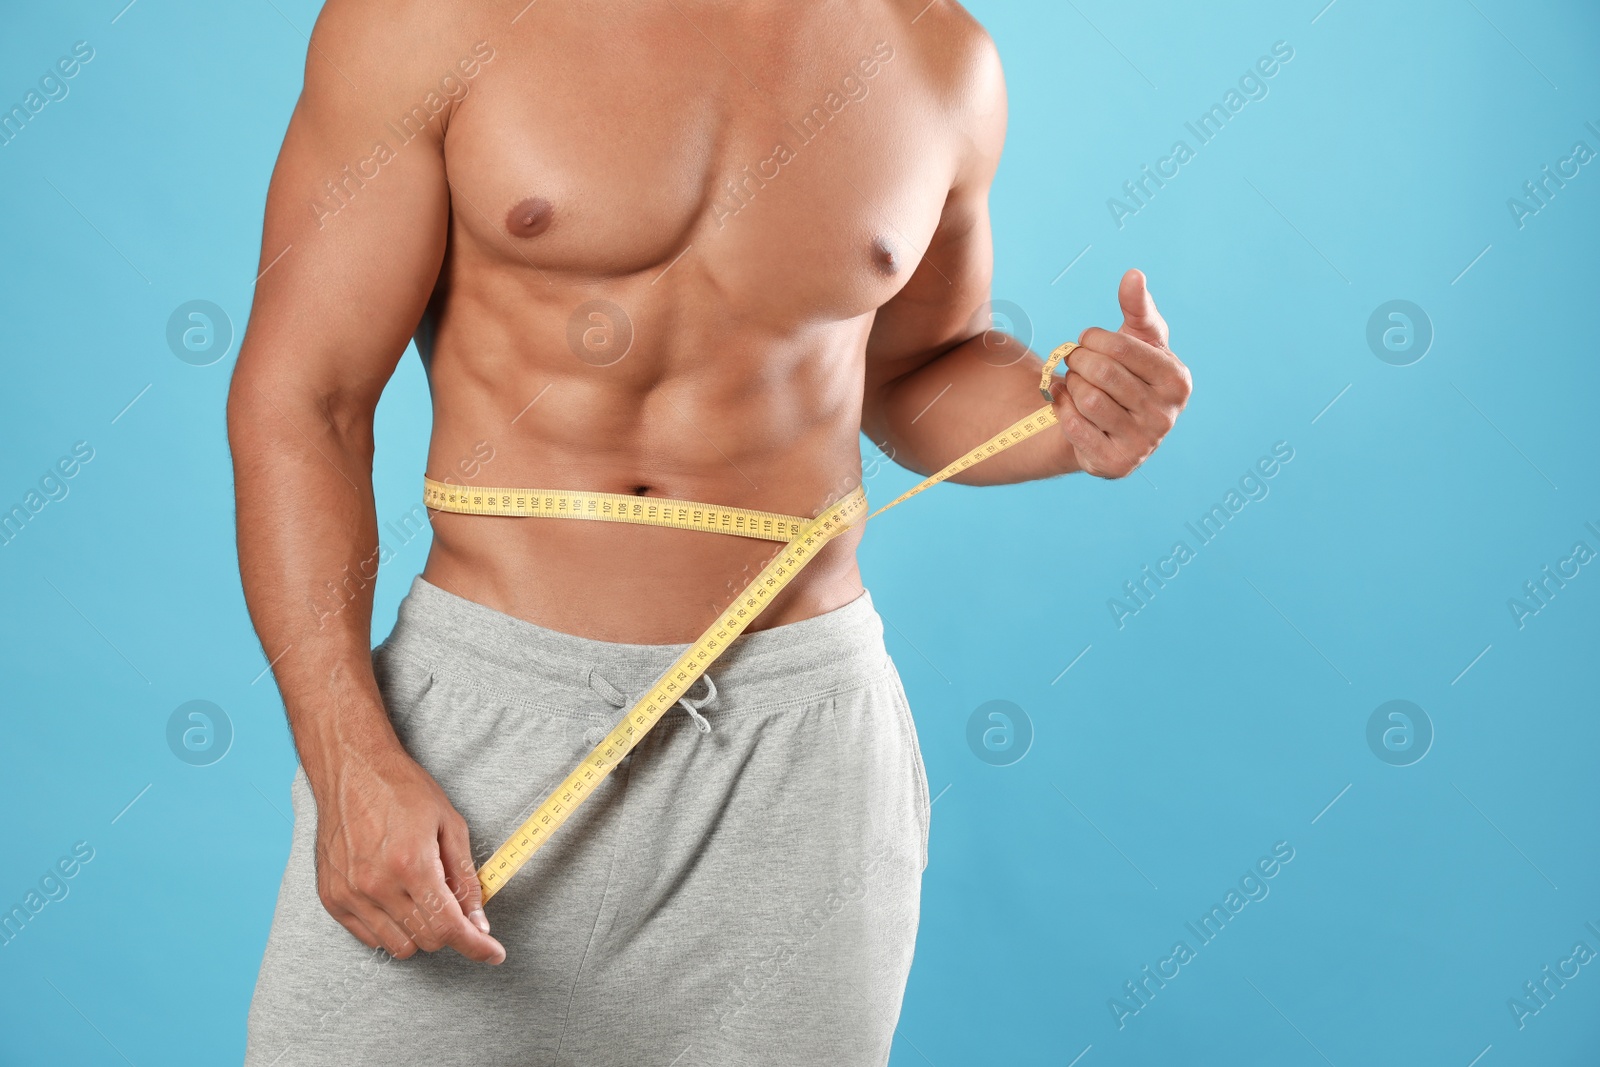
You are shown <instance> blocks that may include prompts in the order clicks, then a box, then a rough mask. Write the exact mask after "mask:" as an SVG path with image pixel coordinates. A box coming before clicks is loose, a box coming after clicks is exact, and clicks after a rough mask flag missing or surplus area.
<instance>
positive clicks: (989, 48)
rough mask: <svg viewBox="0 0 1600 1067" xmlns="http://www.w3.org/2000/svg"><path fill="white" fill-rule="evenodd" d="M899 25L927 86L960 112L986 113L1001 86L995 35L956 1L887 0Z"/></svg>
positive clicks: (907, 48)
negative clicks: (926, 80) (925, 78)
mask: <svg viewBox="0 0 1600 1067" xmlns="http://www.w3.org/2000/svg"><path fill="white" fill-rule="evenodd" d="M887 3H888V4H889V6H890V7H892V8H893V9H894V12H895V14H896V17H897V18H898V19H899V21H900V24H901V25H902V26H903V27H904V29H903V30H902V32H901V34H900V36H901V38H902V41H901V42H896V43H898V44H901V45H902V46H903V47H904V48H905V50H907V51H909V52H910V53H911V54H912V55H914V56H916V57H917V58H918V59H919V60H920V61H921V62H920V64H919V65H920V66H921V67H922V69H923V70H924V72H925V75H926V77H927V79H928V82H929V86H930V88H931V89H933V90H934V91H935V92H936V93H938V94H939V95H940V96H941V97H942V98H943V99H944V102H945V103H947V104H950V105H952V106H954V107H956V108H958V109H960V110H967V109H970V108H972V107H974V106H976V107H977V108H978V109H979V110H983V111H987V110H989V107H988V106H987V105H989V104H991V103H992V102H993V97H994V94H995V93H996V91H997V90H1000V87H1001V86H1003V84H1004V76H1003V74H1002V72H1001V69H1000V52H999V50H998V49H997V48H996V47H995V43H994V38H992V37H990V36H989V31H988V30H986V29H984V27H983V24H982V23H981V22H979V21H978V20H977V19H976V18H975V17H973V15H972V13H971V12H969V11H968V10H967V9H966V8H965V7H962V6H961V5H960V4H959V3H956V0H932V3H929V0H887Z"/></svg>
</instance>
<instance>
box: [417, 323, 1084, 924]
mask: <svg viewBox="0 0 1600 1067" xmlns="http://www.w3.org/2000/svg"><path fill="white" fill-rule="evenodd" d="M1077 347H1078V346H1077V345H1076V344H1075V343H1073V342H1070V341H1069V342H1067V343H1066V344H1064V345H1061V346H1060V347H1058V348H1057V349H1056V350H1055V351H1053V352H1051V353H1050V357H1049V358H1048V359H1046V360H1045V363H1044V369H1043V373H1042V374H1041V375H1040V377H1039V392H1040V393H1041V394H1043V396H1044V398H1045V400H1046V401H1047V403H1046V404H1045V406H1044V407H1042V408H1040V409H1039V410H1037V411H1035V412H1033V413H1032V414H1031V415H1028V416H1027V417H1025V418H1022V419H1018V420H1017V421H1016V422H1014V423H1012V424H1011V425H1010V426H1008V427H1006V428H1005V429H1004V430H1001V431H1000V432H999V433H997V434H995V435H994V436H993V437H991V438H990V439H989V440H987V441H985V442H984V443H983V444H981V445H979V446H978V447H976V448H974V449H972V450H971V451H969V452H967V453H966V454H965V455H963V456H961V458H959V459H957V460H955V461H954V462H952V463H951V464H949V465H948V466H946V467H945V468H944V469H942V470H940V471H938V472H937V473H935V474H932V475H930V476H928V477H927V478H924V479H923V480H922V481H921V482H918V483H917V484H916V485H914V486H912V487H911V488H910V489H908V490H907V491H905V492H904V493H901V494H900V495H899V496H897V497H895V498H894V499H893V500H891V501H890V502H889V503H887V504H885V505H884V506H883V507H881V508H879V509H878V510H877V511H874V512H871V513H870V514H868V512H867V491H866V489H865V487H863V486H857V487H856V488H855V489H854V490H853V491H851V492H850V493H849V494H848V495H847V496H846V497H845V498H844V499H843V500H840V501H839V502H837V503H835V504H833V505H831V506H829V507H828V508H827V509H825V510H824V511H823V512H822V514H821V515H819V516H817V517H816V518H813V519H807V518H801V517H797V516H793V515H779V514H777V513H775V512H768V511H751V510H748V509H745V508H728V507H722V506H719V505H715V504H700V503H695V502H693V501H686V500H662V499H660V498H651V497H636V496H628V495H624V494H619V493H585V492H570V491H565V490H552V489H505V488H493V487H485V488H477V487H472V486H457V485H449V484H446V483H444V482H439V481H435V480H434V479H432V478H424V480H423V486H424V487H423V503H424V504H425V505H426V506H427V507H429V508H431V509H433V510H435V511H448V512H452V513H456V514H463V515H504V516H521V517H548V518H566V519H589V520H593V521H599V522H627V523H638V524H643V525H647V526H664V527H669V528H673V529H683V530H699V531H702V532H706V533H724V534H731V535H734V536H739V537H754V538H762V539H765V540H771V541H783V542H784V547H783V551H781V552H779V553H778V555H777V557H776V558H774V559H773V560H772V562H770V563H768V564H767V565H766V567H764V568H763V569H762V571H761V573H759V574H757V575H756V576H755V579H754V580H753V581H751V582H750V584H749V585H747V586H745V588H744V591H743V592H741V593H740V594H739V595H738V597H737V598H736V599H735V600H734V602H733V604H732V605H730V606H729V607H728V608H727V609H726V610H725V611H723V612H722V614H721V615H720V616H718V618H717V620H716V621H715V622H714V623H712V624H711V626H710V627H709V628H708V629H707V630H706V631H705V633H703V634H701V635H700V637H699V638H698V639H697V640H696V641H694V643H693V644H691V645H690V646H689V647H688V649H687V650H686V651H685V652H684V653H683V654H682V655H681V656H679V657H678V659H677V660H676V661H675V662H674V663H673V664H672V666H670V667H668V668H667V670H666V673H665V674H663V675H662V676H661V677H660V678H659V679H658V680H657V681H656V684H655V686H654V687H653V688H652V689H651V690H650V691H649V692H648V693H646V694H645V695H644V696H643V697H641V698H640V699H639V701H638V702H637V703H635V704H634V705H633V707H631V708H630V709H628V713H627V714H626V715H624V716H623V717H622V719H621V720H620V721H619V722H618V723H617V725H616V726H615V727H613V728H612V730H611V732H610V733H608V734H607V735H606V736H605V739H604V740H603V741H601V742H600V743H599V744H598V745H596V746H595V747H594V749H593V750H592V751H591V752H590V753H589V755H587V756H586V757H584V759H583V762H582V763H580V764H579V765H578V767H577V769H576V770H574V771H573V772H572V773H571V774H569V775H568V776H567V778H566V780H565V781H563V782H562V783H561V784H560V785H558V786H557V787H556V788H555V789H554V791H552V792H551V793H550V795H549V796H547V797H545V799H544V800H543V801H542V802H540V804H539V805H538V807H536V808H534V810H533V814H531V815H530V816H528V818H527V819H526V820H525V821H524V822H523V823H522V825H521V826H519V827H518V828H517V829H516V830H515V831H513V832H512V834H511V836H510V837H509V838H507V839H506V842H505V843H504V844H502V845H501V846H500V847H499V849H497V850H496V851H495V853H494V855H492V856H490V857H489V859H488V861H487V862H486V863H484V865H483V866H482V867H481V868H480V869H479V870H478V884H479V885H480V886H481V887H482V889H483V899H484V900H485V901H487V900H488V899H489V898H490V897H492V896H494V895H495V894H496V893H498V892H499V891H500V890H501V889H503V888H505V885H506V882H507V881H509V880H510V878H511V876H512V875H514V874H516V873H517V871H518V870H520V869H521V868H522V866H523V864H525V863H527V862H528V860H530V859H532V858H533V854H534V853H535V852H537V851H538V850H539V849H540V848H542V847H543V846H544V843H545V842H546V841H548V840H549V839H550V835H551V834H553V833H555V831H556V830H557V829H558V828H559V827H560V826H561V824H562V823H564V822H566V821H567V819H568V818H569V817H571V815H572V813H573V811H574V810H575V809H576V808H577V807H578V805H579V804H581V803H583V801H584V800H586V799H587V798H588V797H589V795H590V794H591V793H593V792H594V790H595V788H596V787H597V786H598V785H599V784H600V782H601V781H603V780H604V779H605V777H606V776H607V775H608V774H610V773H611V772H612V771H613V770H615V769H616V767H617V765H618V764H620V763H621V762H622V759H623V757H625V756H626V755H627V754H628V753H629V752H631V751H632V750H633V748H634V746H636V745H637V744H638V743H639V742H640V741H641V740H642V739H643V738H644V735H645V734H647V733H649V732H650V730H651V729H652V728H654V726H655V725H656V723H658V722H660V721H661V719H662V717H663V716H665V715H666V713H667V712H668V711H670V710H671V709H672V707H673V705H675V704H676V703H677V702H678V701H679V700H680V699H681V698H682V697H683V696H684V695H685V694H686V693H687V692H688V691H689V689H690V687H691V686H693V685H694V683H695V682H696V680H698V679H699V678H700V676H701V675H702V674H704V673H705V672H706V669H707V668H708V667H710V666H711V664H712V663H713V662H714V661H715V660H716V659H717V657H718V656H720V655H722V653H723V652H725V651H727V649H728V646H729V645H730V644H731V643H732V642H733V641H734V639H735V638H737V637H738V636H739V635H740V634H742V633H744V631H745V630H746V629H748V628H749V626H750V624H751V623H752V622H754V621H755V619H756V616H758V615H760V614H761V612H762V611H764V610H765V609H766V608H767V606H768V605H769V604H771V603H772V601H773V599H774V598H775V597H776V596H777V595H778V594H779V593H781V592H782V591H783V590H784V588H785V587H786V586H788V584H789V583H790V582H792V581H793V580H794V578H795V576H796V575H797V574H799V573H800V571H801V569H802V568H803V567H805V565H806V564H807V563H809V562H810V561H811V560H812V559H813V558H815V556H816V554H817V552H818V551H820V550H821V549H822V547H823V546H824V545H826V544H827V543H828V542H829V541H831V540H833V539H834V538H835V537H837V536H839V535H840V534H842V533H844V532H845V531H846V530H848V529H850V528H851V527H852V526H854V525H855V524H856V523H857V522H860V521H864V520H865V519H870V518H872V517H873V516H874V515H881V514H882V513H883V512H885V511H888V510H889V509H890V508H892V507H894V506H896V505H897V504H900V503H903V502H904V501H906V500H909V499H910V498H911V497H914V496H916V495H917V494H918V493H920V492H922V491H923V490H924V489H927V488H929V487H930V486H934V485H937V484H939V483H940V482H942V481H945V480H946V479H948V478H950V477H952V476H954V475H956V474H960V473H961V472H962V471H964V470H966V469H967V468H969V467H971V466H973V465H974V464H977V463H981V462H983V461H984V460H986V459H988V458H989V457H991V456H994V455H998V454H999V453H1001V452H1003V451H1005V450H1006V449H1008V448H1010V447H1011V446H1012V445H1016V444H1020V443H1021V442H1023V441H1026V440H1027V439H1028V438H1030V437H1032V436H1034V435H1035V434H1037V433H1039V432H1040V431H1042V430H1044V429H1045V428H1046V427H1049V426H1053V425H1055V423H1056V414H1055V409H1054V407H1053V403H1052V402H1053V398H1052V397H1051V394H1050V377H1051V373H1052V372H1053V371H1054V370H1055V368H1056V365H1057V364H1058V363H1060V362H1061V361H1062V360H1063V359H1065V358H1066V357H1067V355H1068V354H1069V353H1071V352H1072V350H1073V349H1075V348H1077Z"/></svg>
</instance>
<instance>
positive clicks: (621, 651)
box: [383, 575, 891, 714]
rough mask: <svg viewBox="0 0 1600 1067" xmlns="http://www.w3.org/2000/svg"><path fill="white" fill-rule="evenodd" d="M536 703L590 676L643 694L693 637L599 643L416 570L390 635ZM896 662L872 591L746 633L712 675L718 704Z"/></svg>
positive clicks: (397, 647)
mask: <svg viewBox="0 0 1600 1067" xmlns="http://www.w3.org/2000/svg"><path fill="white" fill-rule="evenodd" d="M383 647H384V649H386V650H387V652H388V653H389V654H391V655H399V656H401V657H403V658H405V659H414V660H420V661H422V662H424V663H426V664H428V665H429V666H430V668H437V669H443V670H450V671H453V672H454V673H457V674H460V675H464V676H466V677H468V678H470V679H473V680H475V681H477V682H479V683H481V684H485V685H488V686H491V687H494V688H497V689H501V690H506V691H509V692H514V693H516V694H518V695H519V696H521V697H523V698H524V699H530V700H532V701H533V702H535V703H539V704H546V705H550V704H555V705H558V706H559V705H567V706H572V705H573V704H574V703H575V702H576V703H582V702H585V700H586V699H587V698H590V697H592V695H593V688H592V687H593V686H594V684H595V683H594V681H593V680H592V677H591V676H592V675H593V674H595V673H598V674H599V675H601V676H602V677H603V678H604V681H605V683H609V685H610V686H611V687H615V688H616V689H618V690H620V691H621V692H622V693H624V694H626V695H627V697H628V698H629V701H630V702H631V701H632V700H635V699H638V698H639V697H640V696H642V695H643V694H644V692H645V691H646V690H647V689H648V688H649V687H650V686H651V685H653V684H654V683H655V682H656V681H657V680H659V679H660V677H661V675H662V674H664V673H665V672H666V670H667V668H668V667H669V666H671V664H672V662H673V661H674V660H675V659H677V657H678V656H679V655H681V654H682V653H683V652H684V650H685V649H687V648H688V647H689V645H688V644H676V645H634V644H623V643H619V642H614V641H596V640H593V639H590V638H586V637H577V636H575V635H573V634H567V633H562V632H560V631H558V630H551V629H547V628H545V627H543V626H539V625H536V624H534V623H531V622H528V621H527V620H525V619H519V618H516V617H515V616H512V615H507V614H505V613H504V612H500V611H496V610H495V609H494V608H490V607H487V606H485V605H483V604H479V603H477V602H476V601H472V600H468V599H466V598H465V597H461V596H458V595H456V594H455V593H451V592H448V591H446V590H444V589H441V588H440V587H439V586H436V585H434V584H432V583H431V582H428V581H427V580H425V579H424V578H422V576H421V575H418V576H417V577H416V578H415V579H414V580H413V581H412V583H411V589H410V591H409V592H408V593H407V594H406V597H405V599H404V600H403V601H401V604H400V610H399V615H398V618H397V619H396V621H395V626H394V630H393V631H392V632H391V633H390V635H389V637H388V638H387V639H386V640H385V641H384V643H383ZM889 669H891V664H890V661H889V655H888V652H887V650H886V649H885V647H884V644H883V621H882V619H881V618H880V617H879V616H878V612H877V611H876V609H875V608H874V607H873V605H872V597H871V595H870V594H868V593H866V592H865V591H863V592H862V594H861V596H859V597H857V598H856V599H855V600H853V601H851V602H850V603H849V604H846V605H845V606H843V607H841V608H835V609H834V610H832V611H829V612H825V613H823V614H821V615H817V616H814V617H812V618H809V619H804V620H801V621H800V622H792V623H786V624H784V625H782V626H774V627H772V628H770V629H766V630H758V631H756V632H754V633H746V634H743V635H742V636H740V637H739V638H738V639H737V640H736V641H735V642H734V643H733V645H732V646H731V647H729V648H728V650H727V651H726V652H724V653H723V654H722V655H721V656H720V657H718V659H717V661H716V662H715V663H713V664H712V665H711V668H710V670H709V671H708V672H707V674H708V675H709V676H710V677H711V680H712V682H714V683H715V687H716V692H717V694H718V696H717V701H716V709H717V712H718V713H719V714H727V713H729V712H733V711H737V710H739V709H741V708H751V707H761V706H770V705H773V704H779V703H793V702H803V701H808V700H814V699H815V698H817V697H818V696H823V695H826V694H829V693H833V692H842V691H844V690H847V689H853V688H855V687H857V686H859V685H864V684H870V683H872V682H875V681H877V680H879V679H881V678H882V676H883V674H884V672H885V671H886V670H889Z"/></svg>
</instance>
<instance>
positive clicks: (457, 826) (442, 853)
mask: <svg viewBox="0 0 1600 1067" xmlns="http://www.w3.org/2000/svg"><path fill="white" fill-rule="evenodd" d="M439 859H440V862H442V863H443V864H444V877H445V882H446V883H448V884H449V886H450V895H451V896H452V897H453V898H454V899H455V901H456V904H457V905H458V906H459V907H460V908H461V912H462V914H464V915H465V916H466V917H467V921H468V922H470V923H471V924H472V925H473V926H475V927H477V928H478V931H479V932H480V933H485V934H487V933H488V932H489V917H488V916H487V915H485V914H484V913H483V886H481V885H479V884H478V866H477V864H476V863H474V862H473V860H472V840H471V838H470V837H469V836H468V835H467V822H466V820H465V819H462V818H459V817H458V818H455V819H450V820H446V822H445V825H444V826H443V827H441V828H440V830H439Z"/></svg>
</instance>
